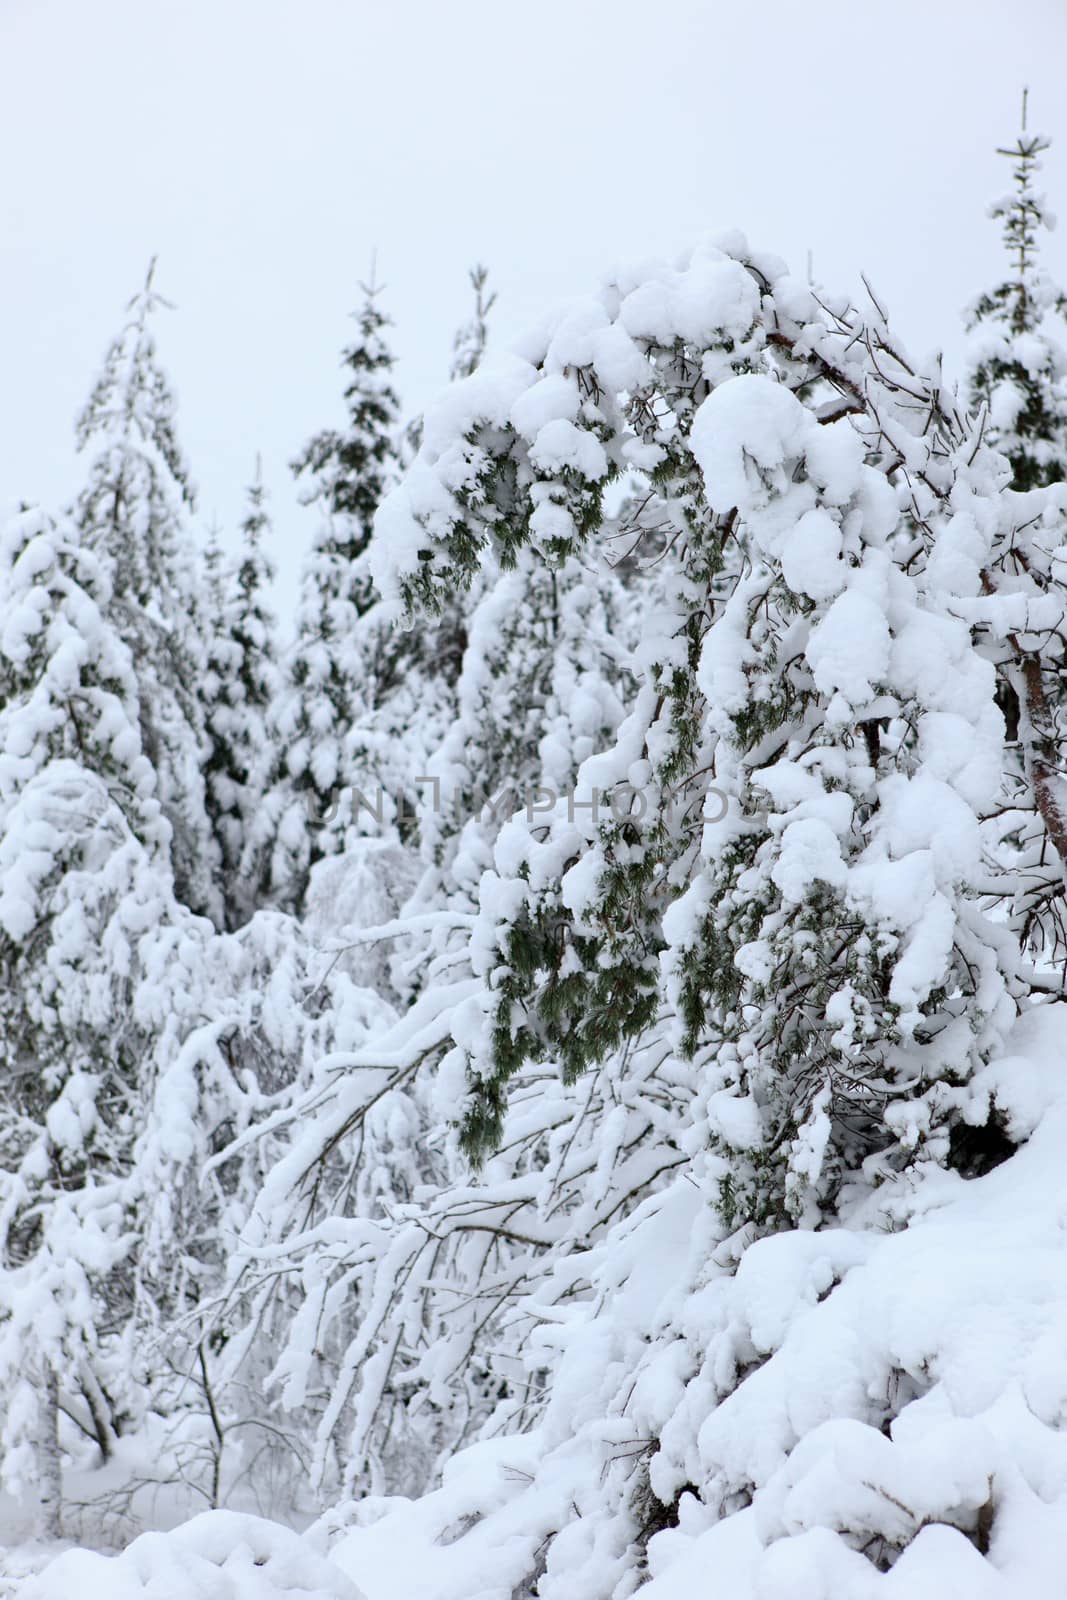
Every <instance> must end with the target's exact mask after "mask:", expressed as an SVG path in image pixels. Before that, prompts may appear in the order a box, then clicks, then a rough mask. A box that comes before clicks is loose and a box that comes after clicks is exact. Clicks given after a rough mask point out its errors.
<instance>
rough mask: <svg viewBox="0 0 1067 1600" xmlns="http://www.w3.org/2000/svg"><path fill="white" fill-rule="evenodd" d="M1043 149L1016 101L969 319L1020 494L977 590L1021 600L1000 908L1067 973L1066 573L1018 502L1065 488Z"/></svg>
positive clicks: (987, 415) (1008, 703)
mask: <svg viewBox="0 0 1067 1600" xmlns="http://www.w3.org/2000/svg"><path fill="white" fill-rule="evenodd" d="M1048 148H1049V141H1048V140H1047V139H1044V138H1042V137H1041V136H1040V135H1038V134H1032V133H1029V132H1027V129H1026V96H1025V94H1024V96H1023V115H1022V130H1021V132H1020V133H1019V135H1018V137H1017V139H1016V141H1015V143H1014V145H1013V146H1011V147H1010V148H1005V149H1003V150H1001V151H999V152H998V153H999V154H1000V155H1003V156H1005V157H1007V158H1008V159H1009V160H1010V161H1011V163H1012V178H1013V189H1012V191H1011V192H1010V193H1009V194H1007V195H1006V196H1004V197H1003V198H1002V199H999V200H997V201H996V202H995V203H994V205H993V206H992V207H991V208H990V214H991V215H992V217H993V218H994V219H997V220H999V221H1001V222H1002V224H1003V237H1004V246H1005V250H1006V253H1007V256H1008V268H1009V270H1008V273H1007V275H1006V277H1005V278H1004V279H1003V280H1002V282H1001V283H999V284H998V285H997V287H996V288H995V289H993V290H992V291H990V292H989V293H986V294H984V295H982V296H981V297H980V298H979V299H978V300H977V301H976V302H975V304H974V305H973V306H972V307H971V308H970V310H969V312H968V319H967V320H968V327H969V337H968V347H967V354H968V363H969V366H968V372H967V375H966V376H967V384H966V393H967V399H968V402H969V404H970V406H971V408H972V410H973V411H974V412H975V414H976V416H977V417H978V418H979V419H980V423H979V425H980V427H981V428H982V431H983V433H984V436H985V437H986V438H988V439H991V440H992V441H993V442H994V443H995V444H996V446H997V448H998V449H999V450H1001V451H1002V452H1003V454H1004V455H1005V456H1006V457H1007V460H1008V462H1009V464H1010V469H1011V481H1010V488H1011V490H1013V491H1016V492H1017V494H1018V499H1017V501H1016V502H1015V505H1016V510H1015V514H1014V517H1015V522H1016V523H1017V527H1016V528H1015V529H1014V531H1013V535H1012V538H1011V539H1010V540H1009V541H1005V542H1003V543H1002V544H1001V546H1000V547H999V549H998V550H997V552H996V554H995V557H994V559H993V560H992V561H991V562H990V563H989V565H988V567H987V568H986V570H985V571H984V573H983V579H982V581H983V586H984V589H985V590H986V592H987V593H988V594H990V595H992V594H994V593H998V594H1007V593H1015V594H1016V595H1017V597H1018V598H1017V599H1016V600H1015V601H1014V602H1012V603H1013V604H1014V605H1015V606H1016V607H1024V606H1025V615H1024V612H1023V611H1022V610H1020V612H1019V615H1018V618H1017V622H1018V624H1019V625H1018V626H1014V625H1013V626H1012V627H1011V628H1003V627H1002V628H1001V629H1000V630H999V645H1000V649H999V656H998V658H997V670H998V680H999V681H998V697H999V701H1000V704H1001V707H1002V709H1003V711H1004V713H1005V716H1006V719H1007V723H1008V739H1009V744H1008V752H1007V771H1008V777H1009V783H1010V798H1011V804H1010V805H1009V806H1007V807H1006V808H1005V810H1004V812H1003V814H1002V816H1001V817H1000V819H999V823H998V827H997V834H998V843H999V850H1000V854H1001V860H1002V863H1003V866H1004V869H1005V871H1004V899H1005V903H1006V905H1007V906H1008V907H1009V908H1010V911H1011V914H1012V916H1013V920H1014V922H1015V925H1016V927H1017V928H1018V929H1019V931H1020V934H1021V937H1022V940H1023V944H1024V947H1025V949H1026V950H1027V953H1028V954H1029V955H1030V956H1031V958H1032V959H1036V960H1037V961H1038V962H1049V961H1051V962H1053V963H1055V965H1057V966H1059V967H1062V965H1063V963H1064V961H1067V921H1065V917H1064V907H1063V859H1064V855H1065V852H1067V797H1065V795H1064V792H1063V788H1062V778H1061V771H1062V760H1061V757H1060V754H1059V752H1060V750H1061V749H1062V747H1063V740H1064V737H1065V733H1067V729H1065V727H1064V720H1063V719H1064V707H1065V706H1067V670H1065V662H1064V653H1063V644H1062V640H1061V637H1060V634H1059V631H1058V623H1057V621H1056V618H1057V617H1058V600H1057V599H1056V598H1055V597H1056V595H1057V593H1058V591H1059V588H1060V584H1061V582H1062V569H1061V567H1060V565H1059V560H1060V556H1059V548H1058V546H1059V541H1058V538H1057V537H1055V536H1050V535H1049V532H1048V529H1047V526H1046V518H1045V516H1044V515H1043V514H1042V511H1041V506H1042V502H1040V501H1029V500H1027V499H1026V498H1025V496H1026V495H1027V493H1028V492H1029V491H1032V490H1034V489H1037V488H1040V487H1043V486H1046V485H1050V484H1056V483H1061V482H1062V481H1063V480H1064V479H1065V478H1067V349H1065V348H1064V344H1063V333H1064V318H1065V315H1067V298H1065V296H1064V294H1063V291H1062V290H1061V289H1060V288H1059V287H1058V286H1057V285H1056V284H1055V283H1054V282H1053V281H1052V280H1051V278H1050V277H1049V275H1048V274H1047V272H1045V271H1044V270H1043V269H1042V268H1041V266H1040V264H1039V260H1038V250H1039V244H1040V237H1041V234H1042V232H1043V231H1047V230H1049V229H1050V228H1051V227H1052V223H1053V218H1052V216H1051V214H1050V212H1049V210H1048V208H1047V205H1046V202H1045V197H1044V196H1043V195H1042V194H1040V193H1038V192H1037V191H1036V190H1035V188H1034V180H1035V176H1036V174H1037V173H1038V172H1039V171H1040V168H1041V162H1040V160H1039V157H1040V156H1041V155H1043V154H1044V152H1045V151H1046V150H1047V149H1048ZM1031 506H1032V508H1033V514H1032V515H1031V514H1030V513H1029V512H1028V507H1031ZM1024 596H1026V597H1027V600H1026V601H1025V602H1024V599H1023V597H1024ZM1035 603H1036V606H1037V607H1038V608H1039V607H1040V606H1044V607H1045V608H1046V609H1047V610H1048V612H1049V616H1050V618H1051V622H1050V625H1049V626H1047V627H1046V626H1044V625H1043V624H1042V623H1038V624H1037V626H1036V628H1031V627H1029V626H1027V625H1026V620H1025V618H1026V616H1028V615H1029V614H1030V613H1031V611H1032V610H1033V609H1034V606H1035ZM1009 865H1010V871H1009V870H1008V869H1009Z"/></svg>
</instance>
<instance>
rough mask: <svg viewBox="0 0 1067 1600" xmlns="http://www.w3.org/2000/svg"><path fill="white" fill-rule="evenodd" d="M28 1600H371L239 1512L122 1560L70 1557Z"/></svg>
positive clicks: (150, 1542) (162, 1537)
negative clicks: (285, 1598) (284, 1598)
mask: <svg viewBox="0 0 1067 1600" xmlns="http://www.w3.org/2000/svg"><path fill="white" fill-rule="evenodd" d="M22 1593H23V1596H24V1600H74V1597H75V1596H76V1597H77V1600H282V1597H283V1596H284V1597H287V1600H365V1597H364V1595H363V1593H362V1591H361V1590H359V1589H357V1588H356V1586H355V1584H354V1583H353V1582H352V1581H351V1579H349V1578H346V1577H345V1576H344V1574H343V1573H342V1572H341V1571H340V1570H339V1569H338V1568H337V1567H335V1566H334V1565H333V1563H332V1562H329V1561H325V1560H323V1558H322V1557H321V1556H318V1555H316V1554H315V1552H314V1550H312V1549H311V1548H310V1547H309V1546H308V1545H307V1544H306V1543H305V1541H304V1540H303V1539H301V1538H300V1537H299V1535H297V1534H295V1533H292V1532H290V1531H289V1530H288V1529H287V1528H283V1527H280V1526H279V1525H278V1524H277V1523H274V1522H267V1521H265V1520H264V1519H263V1518H262V1517H252V1516H246V1515H243V1514H240V1513H238V1512H236V1511H205V1512H204V1513H203V1514H202V1515H201V1516H199V1517H193V1519H192V1520H191V1521H190V1522H187V1523H185V1524H184V1525H183V1526H182V1527H180V1528H176V1529H175V1530H174V1531H173V1533H145V1534H142V1535H141V1537H140V1538H139V1539H135V1540H134V1542H133V1544H131V1545H130V1546H129V1548H128V1549H126V1550H124V1551H123V1552H122V1554H121V1555H118V1556H102V1555H97V1554H95V1553H94V1552H92V1551H89V1550H68V1551H67V1553H66V1554H65V1555H62V1556H60V1557H59V1558H58V1560H56V1561H53V1562H52V1564H51V1566H49V1567H47V1568H46V1569H45V1570H44V1572H42V1573H41V1574H40V1575H39V1576H38V1577H36V1578H32V1579H31V1580H30V1582H29V1583H28V1584H27V1585H26V1587H25V1588H24V1589H23V1591H22Z"/></svg>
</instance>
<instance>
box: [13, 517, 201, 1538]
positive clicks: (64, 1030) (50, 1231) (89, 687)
mask: <svg viewBox="0 0 1067 1600" xmlns="http://www.w3.org/2000/svg"><path fill="white" fill-rule="evenodd" d="M109 574H110V562H107V561H102V560H101V559H100V556H99V555H98V553H96V552H94V551H91V550H87V549H86V548H85V547H84V546H82V545H80V544H79V542H78V540H77V537H76V534H75V532H74V530H73V529H71V528H69V527H65V526H63V525H58V526H57V525H54V524H51V523H50V522H49V521H48V520H47V519H46V518H45V517H43V516H42V515H41V514H40V513H39V512H36V511H27V512H25V513H24V514H23V515H21V516H20V517H18V518H16V520H15V522H14V523H13V525H12V526H11V528H10V529H9V530H8V531H7V533H6V534H5V537H4V542H3V548H2V550H0V614H2V616H3V619H4V621H3V631H2V638H0V652H2V659H0V681H2V710H0V960H2V963H3V969H4V998H3V1002H2V1009H3V1028H2V1033H3V1054H4V1073H5V1080H6V1083H7V1089H6V1091H5V1095H4V1102H3V1114H2V1127H0V1364H2V1367H3V1388H4V1392H5V1393H6V1394H8V1395H10V1396H13V1397H15V1399H16V1403H15V1404H13V1405H12V1406H11V1408H10V1410H9V1412H8V1413H7V1417H6V1421H5V1425H4V1432H3V1445H4V1450H5V1458H4V1459H5V1466H4V1472H5V1476H6V1478H7V1481H8V1482H9V1484H13V1483H20V1484H21V1486H23V1487H28V1486H29V1485H31V1484H33V1483H34V1482H35V1481H38V1482H40V1483H41V1485H42V1490H41V1494H42V1506H43V1509H44V1511H45V1522H46V1524H47V1527H46V1531H48V1532H51V1533H55V1531H56V1528H57V1526H58V1516H59V1506H60V1485H59V1480H58V1471H59V1467H58V1444H57V1431H56V1430H57V1411H58V1409H59V1408H62V1409H63V1410H64V1411H65V1412H67V1413H68V1414H71V1415H73V1416H74V1417H75V1418H76V1420H77V1421H78V1423H79V1425H80V1426H81V1427H82V1429H83V1430H84V1431H86V1432H88V1433H90V1435H91V1436H93V1437H95V1438H96V1440H97V1442H98V1444H99V1447H100V1452H101V1454H102V1455H103V1456H104V1457H105V1458H106V1456H107V1455H108V1454H109V1453H110V1450H111V1447H112V1444H113V1441H114V1437H115V1434H116V1433H117V1432H118V1431H119V1429H120V1427H121V1426H122V1422H123V1417H124V1415H127V1416H128V1414H129V1413H130V1412H135V1411H136V1409H137V1399H136V1387H137V1385H136V1374H137V1371H138V1362H137V1361H136V1360H135V1346H134V1342H133V1327H134V1303H135V1298H136V1295H135V1290H134V1276H135V1261H134V1255H133V1244H134V1232H133V1227H132V1221H133V1214H134V1209H135V1194H134V1189H135V1185H134V1172H135V1166H136V1162H135V1154H134V1151H135V1143H136V1138H137V1135H138V1132H139V1130H140V1127H141V1125H142V1118H143V1107H144V1093H145V1088H146V1085H145V1082H144V1077H143V1074H144V1058H145V1056H146V1055H147V1053H148V1049H149V1043H148V1036H147V1034H146V1031H145V1029H144V1027H143V1025H142V1022H141V1020H140V1019H139V1017H138V1015H137V1009H136V1006H135V1005H134V1003H133V995H134V991H135V986H136V981H137V977H138V974H139V972H141V971H142V967H141V963H142V960H143V946H144V943H145V939H146V936H147V937H151V932H152V930H154V928H155V927H156V925H157V923H158V922H159V920H160V919H161V918H162V917H164V916H165V910H164V908H165V906H166V905H167V904H168V903H169V900H170V896H171V879H170V828H169V825H168V823H167V821H166V819H165V817H164V815H163V813H162V811H161V808H160V805H159V802H158V800H157V798H156V793H155V775H154V773H153V771H152V767H151V764H150V763H149V761H148V760H147V758H146V756H145V754H144V752H143V749H142V746H141V738H140V731H139V703H138V693H137V684H136V679H135V675H134V665H133V660H132V657H131V653H130V650H129V648H128V647H127V646H126V644H125V643H124V642H123V641H122V640H121V639H120V638H119V637H118V635H117V633H116V631H115V629H114V627H113V626H112V624H111V623H110V621H109V615H110V609H111V602H112V598H113V597H112V593H111V590H110V578H109ZM27 1383H28V1384H29V1385H31V1386H32V1394H31V1390H30V1389H28V1388H27ZM31 1399H32V1400H33V1403H32V1404H31V1403H30V1401H31Z"/></svg>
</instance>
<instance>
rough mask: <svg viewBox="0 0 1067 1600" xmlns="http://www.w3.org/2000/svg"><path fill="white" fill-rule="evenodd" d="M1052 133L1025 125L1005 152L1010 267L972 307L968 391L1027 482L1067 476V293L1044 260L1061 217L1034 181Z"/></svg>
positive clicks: (1017, 477)
mask: <svg viewBox="0 0 1067 1600" xmlns="http://www.w3.org/2000/svg"><path fill="white" fill-rule="evenodd" d="M1048 148H1049V140H1048V139H1045V138H1042V137H1041V135H1040V134H1034V133H1028V132H1027V129H1026V95H1025V93H1024V95H1023V110H1022V129H1021V131H1020V133H1019V135H1018V137H1017V139H1016V141H1015V143H1014V145H1012V146H1010V147H1009V148H1007V149H1002V150H999V151H998V152H997V153H998V154H999V155H1002V156H1005V157H1007V159H1008V160H1009V161H1011V163H1012V182H1013V189H1012V192H1011V193H1010V194H1008V195H1006V196H1004V198H1002V199H999V200H997V201H996V202H995V203H994V204H993V205H992V206H991V207H990V216H992V217H993V218H994V219H996V220H999V221H1000V222H1001V223H1002V224H1003V238H1004V248H1005V251H1006V253H1007V256H1008V261H1009V267H1010V272H1009V275H1008V276H1007V277H1006V278H1005V279H1003V281H1002V282H1001V283H999V284H998V285H997V287H996V288H995V289H993V290H992V291H990V292H989V293H987V294H983V295H982V296H980V298H979V299H978V300H977V301H976V302H975V303H974V305H973V307H972V308H971V309H970V311H969V313H968V318H967V321H968V330H969V333H970V341H969V357H970V366H971V370H970V372H969V374H968V398H969V401H970V404H971V405H972V407H974V408H975V409H977V408H978V407H984V408H985V411H986V415H987V427H988V428H989V429H990V430H991V432H992V435H993V437H994V438H995V440H996V443H997V445H998V448H999V449H1001V450H1002V451H1003V452H1004V454H1005V455H1006V456H1007V457H1008V460H1009V461H1010V462H1011V469H1012V486H1013V487H1014V488H1016V489H1019V490H1027V489H1034V488H1038V487H1041V486H1043V485H1045V484H1049V483H1058V482H1060V481H1062V479H1063V478H1064V477H1065V476H1067V354H1065V352H1064V350H1063V347H1062V344H1061V343H1060V342H1059V341H1058V339H1057V338H1056V335H1055V332H1054V329H1053V323H1054V322H1055V321H1057V320H1058V321H1059V323H1060V325H1061V326H1062V322H1063V319H1064V317H1067V296H1065V295H1064V293H1063V290H1062V289H1060V288H1059V287H1058V285H1057V284H1055V283H1054V282H1053V281H1052V279H1051V278H1050V277H1049V276H1048V274H1047V273H1046V272H1044V271H1043V270H1042V269H1041V267H1040V266H1039V265H1038V248H1039V241H1040V236H1041V233H1042V231H1047V230H1049V229H1051V228H1052V227H1053V225H1054V219H1053V217H1052V215H1051V213H1050V212H1049V210H1048V207H1047V205H1046V201H1045V196H1044V195H1043V194H1039V193H1038V192H1036V191H1035V189H1034V179H1035V177H1036V175H1037V173H1038V172H1040V170H1041V161H1040V159H1039V158H1040V156H1042V155H1043V154H1044V152H1045V151H1046V150H1048Z"/></svg>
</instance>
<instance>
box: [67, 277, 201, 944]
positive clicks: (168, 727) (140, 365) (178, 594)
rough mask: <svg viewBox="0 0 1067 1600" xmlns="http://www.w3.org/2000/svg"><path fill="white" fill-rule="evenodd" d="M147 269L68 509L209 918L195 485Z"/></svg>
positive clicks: (106, 375) (84, 418)
mask: <svg viewBox="0 0 1067 1600" xmlns="http://www.w3.org/2000/svg"><path fill="white" fill-rule="evenodd" d="M154 274H155V262H154V261H153V262H152V264H151V265H150V267H149V270H148V275H147V277H146V279H145V284H144V288H143V289H142V290H141V291H140V292H139V293H138V294H136V295H135V296H134V297H133V299H132V300H131V301H130V303H129V306H128V308H127V317H126V322H125V324H124V325H123V328H122V330H121V332H120V333H119V334H118V336H117V337H116V338H115V340H114V341H113V342H112V344H111V346H110V347H109V349H108V352H107V355H106V357H105V361H104V367H103V371H102V372H101V374H100V377H99V378H98V379H97V382H96V384H95V386H94V388H93V391H92V394H91V395H90V397H89V401H88V403H87V405H86V407H85V409H84V411H83V412H82V414H81V416H80V417H79V418H78V424H77V441H78V447H79V449H81V450H85V451H88V450H92V451H93V452H94V454H93V457H92V462H91V465H90V468H89V474H88V481H87V483H86V485H85V488H84V489H83V490H82V492H81V495H80V496H79V498H78V502H77V505H76V507H75V509H74V513H73V515H74V518H75V521H76V523H77V526H78V529H79V538H80V542H81V544H82V545H83V546H84V547H85V548H86V549H87V550H91V551H95V552H96V553H97V554H98V555H99V557H100V559H101V560H102V561H104V562H106V564H107V567H108V570H109V573H110V587H111V598H110V600H109V602H108V604H109V607H110V617H111V621H112V624H113V626H114V627H115V628H116V629H117V631H118V633H119V635H120V637H121V638H122V639H124V640H125V642H126V644H127V645H128V646H129V648H130V649H131V650H132V651H133V652H134V654H135V656H136V658H137V664H138V667H137V685H138V696H139V701H140V723H141V736H142V741H143V744H144V749H145V752H146V754H147V756H148V758H149V760H150V761H151V763H152V766H153V768H154V769H155V772H156V775H157V782H158V785H159V798H160V800H161V802H162V804H163V808H164V811H165V813H166V815H167V818H168V820H169V821H170V824H171V828H172V834H173V841H172V853H173V864H174V874H175V882H176V884H177V886H178V890H179V893H180V894H181V896H182V897H183V898H184V899H185V900H186V902H187V903H188V904H189V905H190V906H192V907H193V908H194V909H195V910H197V911H200V912H205V913H207V914H209V915H213V916H214V917H216V918H217V917H219V916H220V915H221V906H220V903H219V897H218V895H217V892H216V890H215V887H214V882H213V877H214V866H215V860H214V848H213V842H212V838H211V831H210V826H209V822H208V818H207V811H206V805H205V796H204V781H203V774H202V771H201V767H202V762H203V759H204V757H205V754H206V751H205V734H204V729H203V726H202V719H201V714H200V706H199V702H198V699H197V685H198V683H199V680H200V676H201V673H202V670H203V666H204V656H205V643H206V641H205V627H206V619H205V618H204V616H203V614H202V602H201V597H200V595H199V593H198V578H199V572H200V565H199V561H198V559H197V554H196V550H195V546H194V545H193V543H192V541H191V538H190V536H189V533H188V530H187V527H186V522H185V518H186V516H187V514H188V513H189V512H191V510H192V508H193V504H194V491H193V487H192V484H191V482H190V478H189V473H188V468H187V467H186V463H185V459H184V457H183V455H182V452H181V449H180V446H179V444H178V441H177V433H176V424H175V413H176V405H175V399H174V394H173V392H172V390H171V387H170V384H169V383H168V381H167V378H166V375H165V374H164V372H163V370H162V368H161V366H160V364H159V360H158V356H157V352H156V341H155V335H154V333H153V332H152V325H151V322H152V318H153V316H154V315H155V313H156V312H157V311H158V310H159V309H160V308H161V307H163V306H165V305H166V304H167V302H166V301H165V300H164V299H163V297H162V295H160V293H159V292H158V290H157V289H156V288H155V287H154V283H153V279H154Z"/></svg>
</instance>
